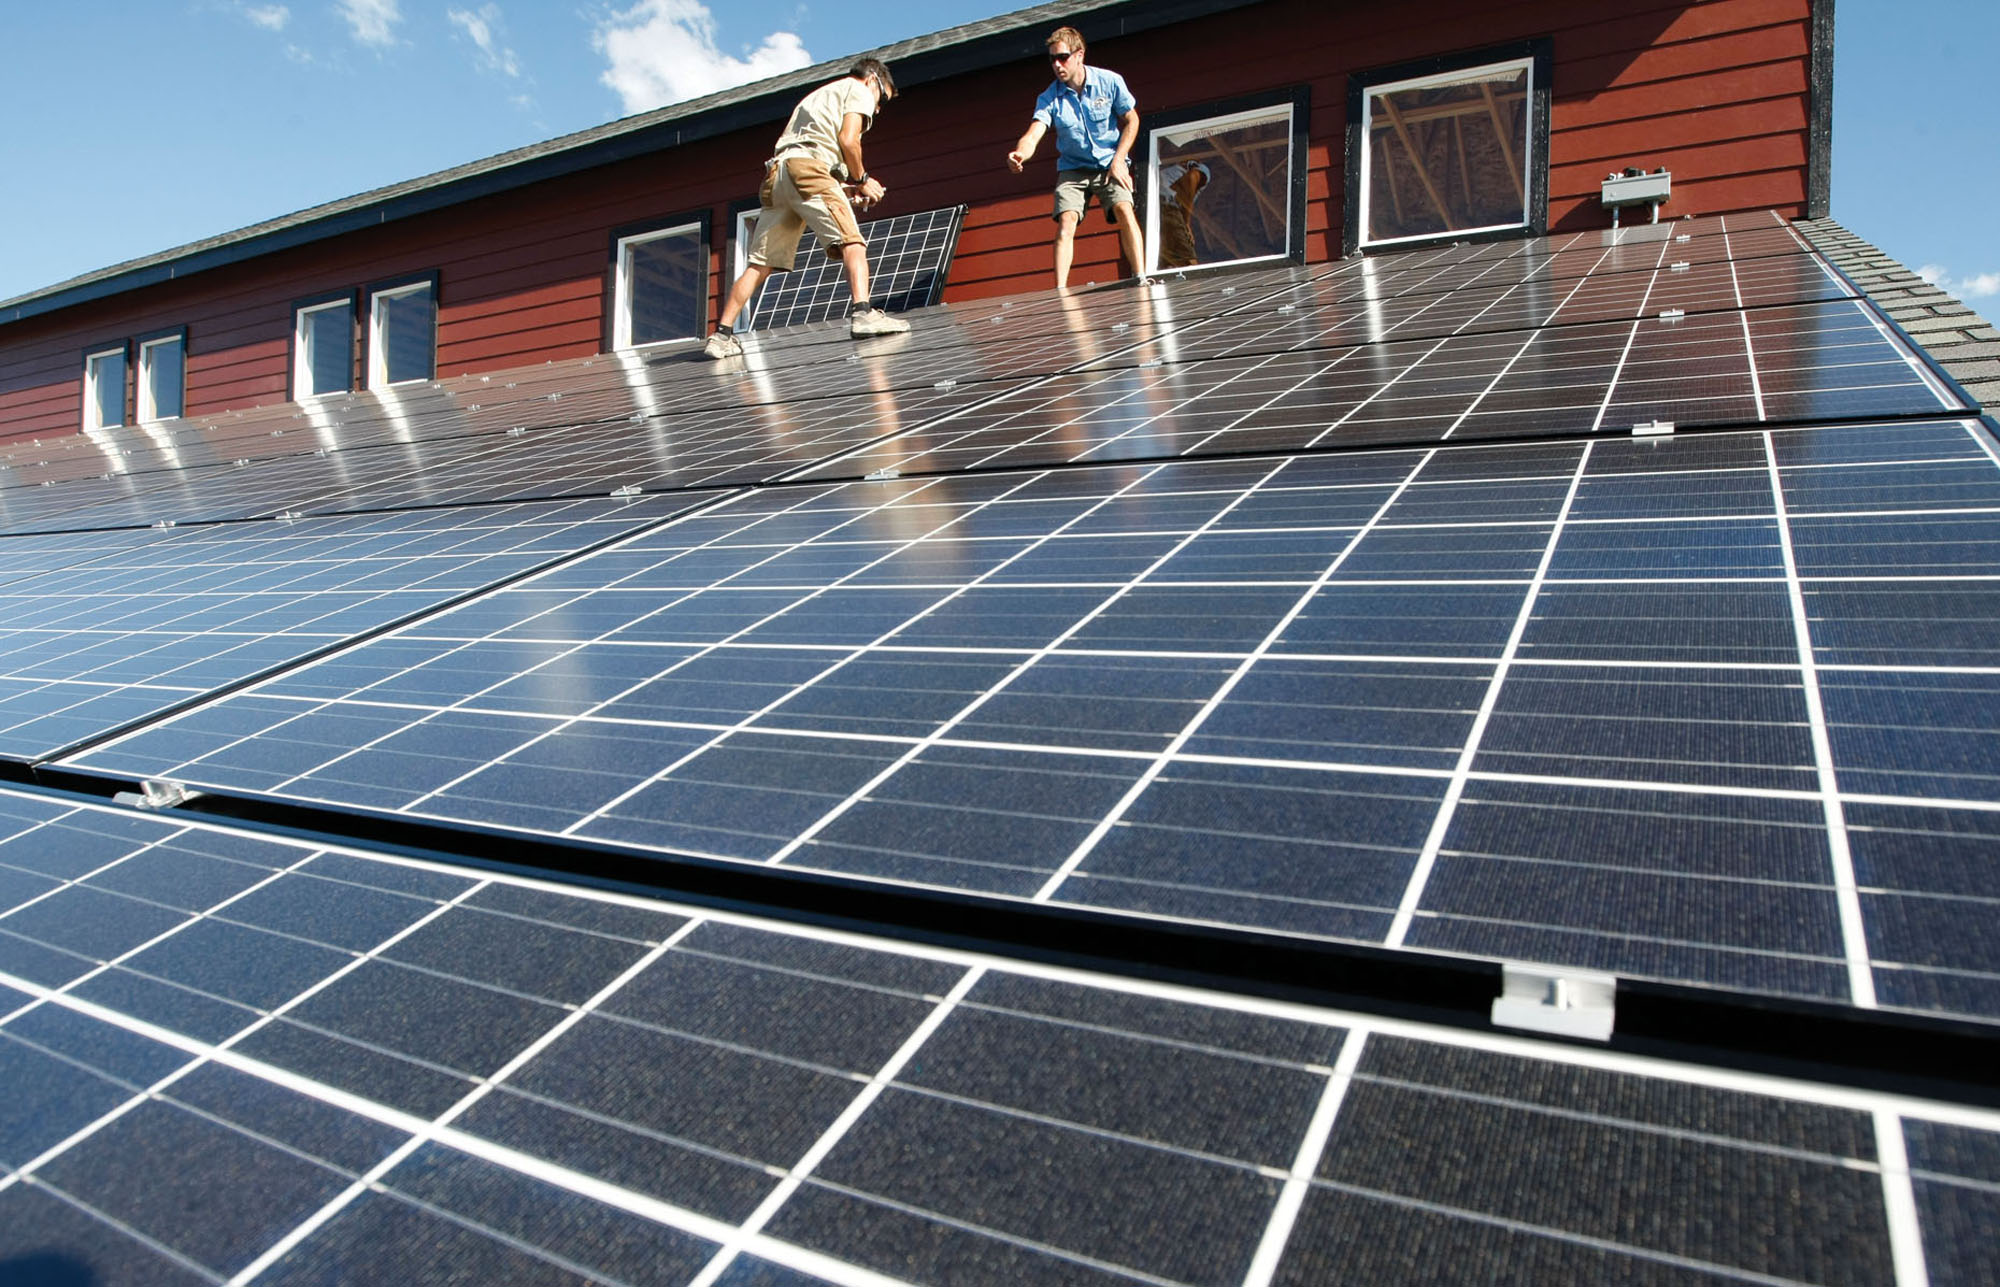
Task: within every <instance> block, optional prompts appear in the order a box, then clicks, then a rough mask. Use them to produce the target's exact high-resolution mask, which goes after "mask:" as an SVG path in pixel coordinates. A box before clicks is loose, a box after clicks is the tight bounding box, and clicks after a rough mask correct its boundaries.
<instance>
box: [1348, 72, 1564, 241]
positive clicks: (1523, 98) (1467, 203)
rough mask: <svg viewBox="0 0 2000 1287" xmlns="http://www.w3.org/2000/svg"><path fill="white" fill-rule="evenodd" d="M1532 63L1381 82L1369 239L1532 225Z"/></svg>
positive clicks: (1370, 149)
mask: <svg viewBox="0 0 2000 1287" xmlns="http://www.w3.org/2000/svg"><path fill="white" fill-rule="evenodd" d="M1530 79H1531V77H1530V64H1529V63H1528V62H1526V61H1521V62H1514V63H1504V64H1499V65H1495V66H1489V67H1478V68H1473V69H1470V70H1468V71H1462V72H1453V73H1450V74H1448V75H1444V76H1434V77H1427V78H1425V79H1423V80H1415V81H1404V82H1402V83H1400V84H1395V85H1381V86H1376V87H1375V88H1372V89H1370V90H1369V91H1368V98H1367V109H1366V110H1367V139H1368V146H1367V151H1366V153H1365V154H1364V155H1363V157H1362V162H1361V163H1362V175H1363V184H1362V186H1363V202H1364V210H1365V215H1364V222H1363V224H1362V235H1361V242H1362V244H1363V245H1369V244H1376V243H1380V242H1385V241H1401V240H1406V239H1410V238H1417V237H1435V236H1442V235H1445V234H1449V233H1461V232H1483V231H1488V230H1492V229H1499V228H1514V227H1520V226H1523V225H1525V224H1527V223H1528V166H1529V161H1530V156H1529V150H1530V140H1529V133H1528V131H1529V123H1530V112H1529V102H1530V98H1531V93H1532V88H1533V87H1532V86H1531V84H1530V83H1529V82H1530Z"/></svg>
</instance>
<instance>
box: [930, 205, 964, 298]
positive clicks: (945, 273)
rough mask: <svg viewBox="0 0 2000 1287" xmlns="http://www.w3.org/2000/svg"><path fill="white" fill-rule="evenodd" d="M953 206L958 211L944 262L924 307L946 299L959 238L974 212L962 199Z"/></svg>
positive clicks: (946, 246) (954, 217)
mask: <svg viewBox="0 0 2000 1287" xmlns="http://www.w3.org/2000/svg"><path fill="white" fill-rule="evenodd" d="M952 208H953V209H954V210H956V211H957V212H958V213H956V214H954V215H953V216H952V219H951V236H950V237H949V238H947V239H946V240H945V245H944V262H943V265H942V266H941V267H940V268H939V269H938V275H937V279H936V280H935V281H934V282H933V283H932V285H931V293H930V298H928V299H926V300H925V301H924V302H923V304H922V305H920V307H923V308H934V307H936V306H937V305H938V304H939V303H941V302H942V301H943V300H944V292H945V287H946V285H947V284H948V283H949V282H950V281H951V266H952V264H953V262H954V261H956V260H957V259H958V238H959V235H960V234H961V233H963V232H964V231H965V216H966V215H968V214H970V213H971V212H972V207H971V206H969V205H966V204H965V203H964V202H962V201H961V202H960V203H959V204H958V205H956V206H954V207H952Z"/></svg>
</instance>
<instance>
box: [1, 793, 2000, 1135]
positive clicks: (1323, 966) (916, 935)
mask: <svg viewBox="0 0 2000 1287" xmlns="http://www.w3.org/2000/svg"><path fill="white" fill-rule="evenodd" d="M0 778H5V779H6V780H10V781H17V782H20V781H23V780H24V775H23V774H22V773H21V772H20V771H19V769H18V768H16V769H14V770H12V771H10V772H6V773H0ZM25 781H26V784H27V785H30V786H32V787H39V788H41V789H43V790H47V791H52V792H60V793H64V794H68V795H87V796H90V797H92V798H93V799H98V800H101V799H104V798H105V797H107V796H108V795H110V794H112V793H113V792H115V791H119V790H131V789H133V788H134V786H135V785H136V784H133V783H129V782H119V781H115V780H109V779H106V778H104V777H102V776H99V775H96V774H93V773H89V772H82V771H78V770H71V769H63V768H59V767H43V768H40V769H37V770H34V771H33V773H32V774H31V775H27V776H26V778H25ZM183 813H185V814H194V815H199V816H201V817H204V818H207V819H212V820H214V821H217V822H222V823H226V824H227V825H230V826H233V827H235V828H237V829H240V830H242V831H245V832H248V833H253V834H262V835H268V836H272V837H276V838H283V839H287V840H292V841H300V842H305V843H308V844H318V845H349V846H355V847H359V848H362V849H369V850H374V851H376V852H380V853H385V854H389V855H394V856H400V857H405V858H412V859H418V860H423V861H429V862H439V863H444V864H448V865H453V866H460V867H468V868H472V869H474V870H482V871H491V872H497V873H504V874H509V875H515V876H523V877H530V878H534V879H540V880H551V881H555V882H557V883H563V884H571V885H576V886H579V887H583V888H589V889H595V890H599V891H605V892H613V893H623V894H634V895H639V896H644V897H652V898H665V899H669V900H671V901H673V902H676V903H680V904H684V905H687V906H692V907H697V908H707V909H710V910H715V911H723V912H730V913H735V914H739V915H748V916H756V917H761V918H765V919H769V920H773V921H777V922H781V923H789V924H796V925H805V926H814V927H819V928H824V929H834V930H841V931H846V932H851V933H859V934H866V935H870V936H873V937H877V938H882V939H887V940H890V941H893V942H902V943H911V944H920V945H926V946H931V947H939V948H946V949H953V950H959V951H972V952H979V953H983V954H986V955H989V956H994V957H997V958H1000V959H1002V960H1017V961H1022V962H1029V963H1035V964H1041V965H1049V966H1056V967H1062V968H1070V969H1079V970H1089V971H1093V972H1096V973H1100V974H1106V975H1111V976H1115V977H1120V978H1128V979H1136V980H1144V981H1148V982H1156V983H1170V984H1178V985H1181V986H1186V987H1193V988H1199V989H1203V990H1207V991H1211V992H1218V993H1224V994H1229V995H1235V996H1242V997H1254V998H1261V999H1265V1000H1272V1001H1281V1002H1290V1003H1296V1004H1304V1005H1310V1006H1317V1007H1325V1008H1329V1009H1335V1010H1346V1011H1352V1012H1358V1013H1362V1014H1369V1015H1380V1016H1383V1017H1388V1018H1393V1019H1401V1020H1409V1021H1414V1022H1420V1023H1429V1024H1436V1025H1439V1026H1444V1027H1450V1028H1456V1029H1460V1030H1467V1031H1473V1032H1479V1033H1484V1034H1487V1035H1493V1036H1505V1037H1511V1038H1516V1039H1520V1040H1526V1041H1537V1042H1543V1043H1547V1044H1550V1045H1562V1046H1569V1047H1574V1048H1580V1049H1592V1050H1603V1049H1609V1050H1612V1051H1616V1052H1619V1053H1623V1054H1630V1055H1636V1056H1643V1057H1648V1058H1658V1059H1663V1060H1670V1061H1673V1062H1676V1063H1680V1064H1692V1065H1696V1066H1701V1067H1711V1068H1723V1069H1731V1070H1735V1071H1742V1072H1751V1073H1759V1074H1764V1075H1769V1076H1777V1077H1785V1078H1789V1079H1794V1080H1799V1081H1806V1082H1811V1083H1816V1084H1821V1085H1830V1086H1842V1087H1849V1088H1855V1089H1862V1090H1870V1091H1878V1092H1888V1093H1896V1094H1904V1095H1911V1096H1915V1097H1919V1098H1924V1099H1931V1100H1938V1101H1943V1102H1948V1103H1960V1104H1970V1105H1976V1106H1981V1107H2000V1023H1991V1024H1989V1023H1981V1022H1978V1021H1975V1020H1970V1019H1959V1018H1948V1017H1941V1016H1933V1015H1922V1014H1914V1013H1909V1012H1900V1011H1897V1012H1890V1011H1883V1010H1868V1009H1860V1008H1857V1007H1854V1006H1848V1005H1842V1004H1839V1003H1835V1002H1826V1001H1812V1000H1805V999H1798V998H1791V997H1781V996H1763V995H1756V994H1747V993H1740V992H1731V991H1724V990H1721V989H1717V988H1708V987H1701V986H1696V985H1690V984H1677V983H1666V982H1654V981H1649V980H1631V979H1623V978H1621V979H1620V980H1619V981H1618V986H1617V996H1616V1010H1617V1017H1616V1028H1615V1031H1614V1033H1613V1035H1612V1037H1611V1039H1610V1040H1609V1041H1608V1042H1605V1043H1597V1042H1592V1041H1588V1040H1583V1039H1570V1038H1564V1037H1552V1036H1547V1035H1545V1034H1540V1033H1531V1032H1524V1031H1521V1030H1518V1029H1513V1028H1507V1027H1502V1026H1499V1025H1496V1024H1494V1023H1493V1022H1492V1018H1491V1006H1492V1002H1493V1000H1494V999H1495V998H1496V997H1497V996H1498V995H1499V993H1500V984H1501V965H1500V963H1499V962H1498V961H1494V960H1489V959H1482V958H1476V957H1454V956H1446V955H1442V954H1437V953H1429V952H1421V951H1414V950H1409V949H1397V948H1386V947H1377V946H1372V945H1367V944H1359V943H1341V942H1333V941H1328V940H1323V939H1307V938H1299V937H1294V936H1290V935H1284V934H1278V933H1272V932H1268V931H1258V930H1248V929H1237V928H1230V927H1223V926H1210V925H1200V924H1192V923H1187V922H1174V921H1165V920H1152V919H1149V918H1146V917H1141V916H1137V915H1129V914H1120V913H1115V912H1103V911H1096V910H1091V909H1086V908H1079V907H1057V906H1050V905H1048V904H1045V903H1030V902H1027V901H1026V900H1014V899H1003V898H996V897H989V896H980V895H974V894H961V893H956V892H952V891H948V890H938V889H925V888H920V887H915V886H899V885H892V884H885V883H881V882H874V881H867V880H861V879H856V878H851V877H842V876H837V875H830V874H821V873H815V872H805V871H788V870H784V869H781V868H772V867H769V866H764V865H760V864H751V863H746V862H731V861H727V860H723V859H704V858H696V857H692V856H686V855H677V854H663V853H659V852H656V851H645V850H636V849H625V848H622V847H618V846H614V845H609V844H602V843H585V842H576V841H566V842H559V841H554V840H550V839H546V838H542V837H538V836H533V835H524V834H517V833H511V832H504V831H500V830H498V829H491V828H482V827H477V826H474V825H471V824H452V823H438V822H427V821H420V820H415V819H409V818H399V817H393V816H388V815H383V814H379V813H374V812H367V811H361V810H348V809H338V808H331V807H322V806H316V805H309V804H292V803H286V802H278V801H269V800H262V799H256V798H251V797H245V796H233V795H227V794H220V793H215V794H204V795H199V796H196V797H195V798H193V799H192V800H191V801H190V802H189V804H187V805H186V806H184V807H183ZM156 816H158V817H160V818H162V819H171V818H173V817H175V816H177V815H176V814H175V813H171V812H162V813H158V814H157V815H156ZM1537 968H1543V969H1547V968H1557V969H1558V970H1559V968H1560V967H1547V966H1538V967H1537Z"/></svg>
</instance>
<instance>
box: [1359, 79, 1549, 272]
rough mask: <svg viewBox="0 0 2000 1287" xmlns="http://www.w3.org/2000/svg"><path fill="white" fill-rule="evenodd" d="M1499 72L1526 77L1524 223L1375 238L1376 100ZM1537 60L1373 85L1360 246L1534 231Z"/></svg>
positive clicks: (1366, 123)
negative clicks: (1372, 207) (1372, 203)
mask: <svg viewBox="0 0 2000 1287" xmlns="http://www.w3.org/2000/svg"><path fill="white" fill-rule="evenodd" d="M1496 72H1509V73H1511V72H1526V73H1527V79H1526V80H1525V81H1523V82H1522V85H1523V99H1522V108H1521V121H1522V124H1523V125H1524V127H1525V129H1524V130H1523V133H1524V134H1525V135H1526V137H1525V138H1523V139H1522V140H1521V155H1520V165H1521V217H1520V218H1519V219H1518V220H1516V221H1514V222H1512V223H1494V224H1485V225H1482V226H1481V227H1478V228H1447V229H1444V230H1442V231H1439V232H1419V233H1412V234H1410V235H1409V236H1405V237H1378V238H1371V237H1370V236H1369V235H1368V233H1369V229H1370V228H1371V227H1372V225H1373V217H1372V212H1371V211H1370V210H1369V208H1368V202H1369V198H1370V195H1371V194H1372V193H1373V192H1374V190H1375V187H1374V165H1375V147H1374V143H1373V140H1374V137H1375V134H1374V130H1375V120H1374V117H1375V99H1376V98H1377V96H1379V95H1382V94H1394V93H1397V92H1399V91H1402V90H1409V89H1432V88H1435V87H1437V86H1440V85H1456V84H1460V83H1463V82H1465V81H1469V80H1483V79H1486V78H1488V77H1491V76H1492V75H1494V74H1495V73H1496ZM1535 90H1536V86H1535V59H1534V56H1533V55H1532V54H1530V55H1525V56H1523V57H1520V58H1506V59H1502V60H1501V61H1499V62H1496V63H1481V64H1479V65H1477V66H1473V67H1460V68H1458V69H1456V70H1454V71H1448V72H1439V73H1437V74H1436V75H1433V76H1416V77H1412V78H1411V79H1409V80H1399V81H1385V82H1384V83H1382V84H1380V85H1370V86H1368V87H1367V88H1366V89H1364V90H1362V91H1361V166H1360V169H1361V187H1360V198H1359V199H1360V206H1361V237H1360V246H1361V248H1362V249H1364V250H1373V249H1376V248H1378V247H1381V246H1401V245H1409V244H1412V243H1415V242H1422V241H1437V240H1440V239H1449V238H1463V237H1469V236H1475V235H1477V234H1480V233H1487V232H1509V231H1512V230H1514V229H1517V228H1532V227H1534V211H1533V209H1532V206H1533V203H1534V199H1535V197H1534V193H1535V183H1534V175H1535Z"/></svg>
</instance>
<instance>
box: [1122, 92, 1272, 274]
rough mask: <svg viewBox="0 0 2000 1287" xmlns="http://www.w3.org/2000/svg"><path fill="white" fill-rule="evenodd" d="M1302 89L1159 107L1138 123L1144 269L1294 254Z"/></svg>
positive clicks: (1232, 261)
mask: <svg viewBox="0 0 2000 1287" xmlns="http://www.w3.org/2000/svg"><path fill="white" fill-rule="evenodd" d="M1305 122H1306V91H1305V90H1304V89H1297V90H1287V91H1283V92H1281V93H1279V94H1277V95H1268V94H1267V95H1261V96H1259V97H1258V98H1256V99H1239V100H1236V101H1235V102H1232V103H1222V104H1210V105H1208V106H1205V107H1201V108H1198V109H1193V110H1182V111H1178V112H1173V113H1160V114H1158V115H1156V116H1154V117H1152V118H1149V119H1148V121H1147V123H1146V132H1145V138H1144V140H1143V142H1142V143H1141V145H1140V155H1141V156H1143V157H1144V158H1145V167H1146V170H1145V184H1144V192H1145V194H1146V197H1145V200H1144V201H1143V202H1142V206H1141V208H1142V209H1143V211H1144V214H1143V219H1144V222H1145V232H1146V268H1147V271H1149V272H1158V271H1161V270H1163V269H1166V270H1171V269H1180V268H1199V267H1208V266H1211V265H1215V264H1243V263H1254V262H1257V261H1260V260H1271V259H1283V258H1298V257H1300V256H1301V255H1302V254H1303V252H1304V245H1305V235H1304V233H1305V176H1306V166H1305V162H1306V140H1305Z"/></svg>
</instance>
